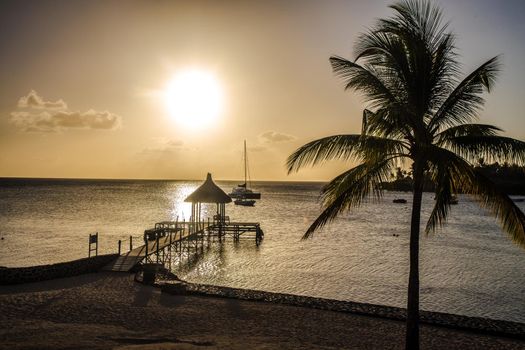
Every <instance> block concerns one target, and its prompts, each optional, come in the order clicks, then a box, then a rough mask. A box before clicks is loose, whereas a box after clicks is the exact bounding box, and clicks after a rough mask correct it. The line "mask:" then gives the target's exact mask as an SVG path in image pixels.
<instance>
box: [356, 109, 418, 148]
mask: <svg viewBox="0 0 525 350" xmlns="http://www.w3.org/2000/svg"><path fill="white" fill-rule="evenodd" d="M362 133H363V134H364V135H374V136H377V137H383V138H389V139H395V140H400V139H410V138H411V133H410V129H409V127H408V125H407V121H406V119H405V118H403V117H402V116H400V115H399V114H398V113H397V111H396V110H395V109H394V108H381V109H379V110H377V111H376V112H372V111H370V110H368V109H365V110H364V111H363V125H362Z"/></svg>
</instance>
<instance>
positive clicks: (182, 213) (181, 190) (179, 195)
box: [167, 183, 217, 221]
mask: <svg viewBox="0 0 525 350" xmlns="http://www.w3.org/2000/svg"><path fill="white" fill-rule="evenodd" d="M197 187H198V184H197V183H195V184H189V183H184V184H181V183H175V184H173V185H172V186H170V188H169V189H168V193H167V196H168V198H169V200H170V208H171V209H170V219H171V220H172V221H177V220H178V221H189V220H190V219H191V203H189V202H184V200H185V199H186V198H187V197H188V196H189V195H190V194H191V193H193V191H195V190H196V189H197ZM216 210H217V209H216V205H215V204H206V203H202V205H201V218H202V219H203V220H206V219H207V218H210V219H211V218H212V217H213V215H214V214H215V213H216Z"/></svg>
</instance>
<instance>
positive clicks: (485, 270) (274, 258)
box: [0, 180, 525, 322]
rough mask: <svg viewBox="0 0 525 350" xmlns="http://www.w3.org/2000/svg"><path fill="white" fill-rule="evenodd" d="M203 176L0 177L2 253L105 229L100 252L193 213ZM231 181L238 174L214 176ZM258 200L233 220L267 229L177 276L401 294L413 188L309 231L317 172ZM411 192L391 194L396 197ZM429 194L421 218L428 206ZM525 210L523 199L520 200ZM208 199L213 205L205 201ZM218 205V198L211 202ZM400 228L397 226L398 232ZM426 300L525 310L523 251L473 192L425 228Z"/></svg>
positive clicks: (388, 301)
mask: <svg viewBox="0 0 525 350" xmlns="http://www.w3.org/2000/svg"><path fill="white" fill-rule="evenodd" d="M199 184H200V181H107V180H98V181H97V180H95V181H93V180H53V181H50V180H0V237H3V238H4V239H3V240H0V265H3V266H30V265H37V264H47V263H54V262H59V261H66V260H72V259H78V258H81V257H85V256H87V250H88V244H87V241H88V234H89V233H93V232H96V231H98V232H99V235H100V248H99V249H100V252H99V253H100V254H102V253H109V252H115V251H116V249H117V241H118V240H119V239H126V238H128V237H129V235H133V236H135V237H139V236H141V234H142V232H143V231H144V229H146V228H149V227H151V226H153V224H154V223H155V222H157V221H163V220H175V218H177V217H178V218H179V220H180V219H182V218H184V219H186V220H188V219H189V213H190V207H189V204H187V203H184V202H183V200H184V198H185V197H186V196H187V195H189V194H190V193H191V192H192V191H193V190H194V189H195V188H196V187H197V186H198V185H199ZM218 184H219V185H220V186H221V187H222V188H223V189H224V190H225V191H226V192H229V190H230V189H231V187H232V186H233V185H234V183H232V182H220V181H219V182H218ZM254 187H255V188H256V189H257V190H259V191H260V192H262V196H263V197H262V200H260V201H258V202H257V204H256V206H255V207H253V208H247V207H237V206H234V205H233V204H229V205H227V207H226V211H227V214H228V215H229V216H230V217H231V219H232V220H235V221H257V222H260V223H261V226H262V227H263V229H264V232H265V240H264V242H263V244H262V245H261V246H260V247H258V248H257V247H255V244H254V243H253V242H252V241H243V242H241V243H240V244H238V245H234V244H233V243H232V242H228V243H226V244H225V245H223V246H222V247H221V246H219V245H213V246H212V247H211V248H210V250H209V251H208V252H207V253H206V254H205V255H204V256H202V257H201V258H200V259H199V260H198V261H195V262H194V264H193V265H191V266H190V267H188V266H186V267H184V268H183V269H181V270H180V271H178V274H179V275H180V277H182V278H184V279H187V280H190V281H193V282H199V283H209V284H217V285H224V286H231V287H241V288H251V289H261V290H266V291H274V292H283V293H294V294H302V295H308V296H316V297H325V298H332V299H339V300H352V301H358V302H368V303H379V304H385V305H392V306H401V307H403V306H405V303H406V286H407V276H408V229H409V219H410V204H411V197H410V195H409V194H405V193H393V192H386V193H385V197H384V199H383V200H382V201H380V202H371V203H366V204H365V205H363V207H362V208H360V209H359V210H356V211H354V212H353V213H351V214H347V215H344V216H341V217H340V218H338V219H336V220H335V221H334V222H333V223H332V224H331V225H329V226H327V227H326V228H325V229H324V230H323V231H320V232H319V233H317V234H316V235H315V236H314V238H313V239H311V240H308V241H301V240H300V238H301V236H302V234H303V232H304V231H305V230H306V228H307V227H308V225H309V224H310V223H311V222H312V220H313V219H315V217H316V215H317V214H318V213H319V210H320V207H319V202H318V193H319V189H320V187H321V185H320V184H317V183H278V182H265V183H264V182H261V183H254ZM400 197H402V198H406V199H407V200H408V203H407V204H393V203H392V200H393V199H394V198H400ZM432 205H433V199H432V194H425V195H424V198H423V215H422V217H423V218H427V217H428V214H429V213H430V210H431V209H432ZM518 205H519V206H520V208H521V209H522V210H525V203H518ZM203 209H204V211H206V210H208V209H207V208H203ZM209 210H210V212H213V211H214V210H215V206H212V207H210V208H209ZM397 235H399V236H397ZM420 257H421V267H420V271H421V306H422V308H423V309H425V310H429V311H441V312H450V313H458V314H463V315H468V316H483V317H491V318H496V319H504V320H511V321H519V322H525V298H524V296H525V269H524V268H525V251H524V250H523V249H520V248H518V247H517V246H516V245H514V244H513V243H512V242H511V241H510V239H508V237H507V236H506V234H504V233H503V232H502V231H501V230H500V228H499V226H498V225H497V223H496V220H495V219H494V218H492V217H491V216H488V215H486V213H485V211H484V210H482V209H480V208H479V207H478V205H477V203H476V202H475V201H474V200H473V199H471V198H469V197H465V196H459V204H458V205H456V206H454V207H453V209H452V214H451V216H450V219H449V222H448V223H447V225H446V226H445V227H444V228H443V229H442V230H441V231H440V232H439V233H437V234H434V235H430V236H425V235H424V234H423V235H422V240H421V253H420Z"/></svg>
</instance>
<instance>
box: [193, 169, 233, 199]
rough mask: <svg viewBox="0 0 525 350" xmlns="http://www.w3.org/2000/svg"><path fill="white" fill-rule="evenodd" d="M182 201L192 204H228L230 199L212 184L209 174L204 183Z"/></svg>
mask: <svg viewBox="0 0 525 350" xmlns="http://www.w3.org/2000/svg"><path fill="white" fill-rule="evenodd" d="M184 201H185V202H192V203H197V202H200V203H230V202H231V201H232V199H231V198H230V196H228V195H227V194H226V193H225V192H224V191H223V190H221V189H220V187H219V186H217V185H216V184H215V182H213V180H212V179H211V174H210V173H208V176H206V181H204V183H203V184H202V185H200V186H199V188H197V189H196V190H195V191H194V192H193V193H192V194H190V195H189V196H188V197H187V198H186V199H185V200H184Z"/></svg>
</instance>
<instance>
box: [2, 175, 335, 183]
mask: <svg viewBox="0 0 525 350" xmlns="http://www.w3.org/2000/svg"><path fill="white" fill-rule="evenodd" d="M3 180H94V181H204V180H205V179H166V178H162V179H151V178H149V179H147V178H106V177H93V178H91V177H33V176H0V181H3ZM213 180H214V181H229V182H239V181H242V180H238V179H237V180H231V179H215V178H214V179H213ZM328 181H330V180H250V182H318V183H320V182H328Z"/></svg>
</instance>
